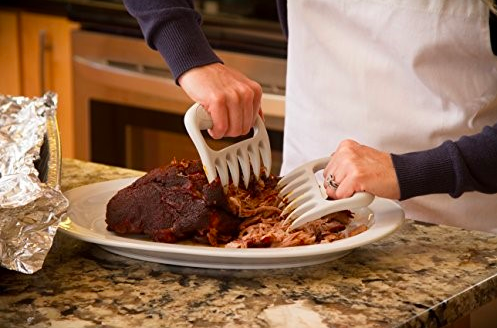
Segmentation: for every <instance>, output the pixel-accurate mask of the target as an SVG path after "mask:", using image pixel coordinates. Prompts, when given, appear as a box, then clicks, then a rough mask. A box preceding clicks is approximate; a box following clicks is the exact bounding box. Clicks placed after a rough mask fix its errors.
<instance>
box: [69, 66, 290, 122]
mask: <svg viewBox="0 0 497 328" xmlns="http://www.w3.org/2000/svg"><path fill="white" fill-rule="evenodd" d="M73 61H74V71H75V75H76V74H77V76H78V77H84V78H85V79H87V80H89V81H93V82H94V83H96V84H98V85H104V86H110V87H114V88H119V89H120V90H127V91H130V92H139V93H142V94H146V95H152V96H156V97H160V98H163V99H166V100H175V101H180V102H186V103H191V102H192V100H191V99H190V98H189V97H188V96H187V94H186V93H185V92H184V91H183V89H181V87H179V86H178V85H176V82H175V81H174V80H173V79H168V78H163V77H158V76H154V75H150V74H147V73H143V72H136V71H130V70H126V69H122V68H117V67H114V66H110V65H107V64H105V63H102V62H97V61H92V60H89V59H87V58H83V57H80V56H74V58H73ZM262 108H263V110H264V117H265V118H266V125H268V126H269V127H272V126H273V125H274V126H275V127H276V129H278V130H281V129H283V126H282V124H281V123H277V124H273V123H272V122H271V121H272V119H282V118H284V116H285V97H284V96H282V95H276V94H270V93H263V94H262Z"/></svg>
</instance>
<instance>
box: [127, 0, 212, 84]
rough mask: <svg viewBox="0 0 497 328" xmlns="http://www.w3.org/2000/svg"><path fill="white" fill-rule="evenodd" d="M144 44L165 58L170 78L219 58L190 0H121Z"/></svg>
mask: <svg viewBox="0 0 497 328" xmlns="http://www.w3.org/2000/svg"><path fill="white" fill-rule="evenodd" d="M124 4H125V6H126V9H127V10H128V12H129V13H130V14H131V15H132V16H133V17H135V18H136V20H137V21H138V24H139V25H140V28H141V30H142V32H143V35H144V37H145V40H146V41H147V43H148V45H149V46H150V47H151V48H152V49H155V50H158V51H159V52H160V54H161V55H162V57H163V58H164V59H165V60H166V62H167V64H168V66H169V68H170V69H171V72H172V73H173V76H174V78H175V79H176V80H177V79H178V77H179V76H180V75H181V74H183V73H184V72H186V71H188V70H189V69H192V68H194V67H199V66H203V65H207V64H212V63H216V62H222V61H221V59H219V57H218V56H216V54H215V53H214V51H213V50H212V48H211V47H210V45H209V42H208V41H207V38H206V37H205V34H204V33H203V31H202V28H201V23H202V19H201V16H200V14H199V13H198V12H196V11H195V9H194V7H193V1H190V0H124Z"/></svg>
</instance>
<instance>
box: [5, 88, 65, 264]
mask: <svg viewBox="0 0 497 328" xmlns="http://www.w3.org/2000/svg"><path fill="white" fill-rule="evenodd" d="M56 108H57V95H56V94H55V93H52V92H47V93H46V94H45V95H44V96H43V97H36V98H28V97H13V96H4V95H0V261H1V262H0V264H1V265H2V266H3V267H6V268H8V269H11V270H16V271H19V272H23V273H34V272H36V271H38V270H39V269H41V267H42V266H43V262H44V261H45V257H46V255H47V254H48V251H49V250H50V248H51V247H52V242H53V237H54V236H55V233H56V231H57V228H58V225H59V222H60V215H61V214H62V213H63V212H64V211H65V210H66V209H67V206H68V201H67V199H66V198H65V197H64V195H63V194H62V193H61V192H60V169H61V155H60V144H59V133H58V129H57V120H56Z"/></svg>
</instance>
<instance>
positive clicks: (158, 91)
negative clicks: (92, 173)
mask: <svg viewBox="0 0 497 328" xmlns="http://www.w3.org/2000/svg"><path fill="white" fill-rule="evenodd" d="M72 43H73V52H74V59H73V67H74V90H75V97H74V100H75V104H74V108H75V133H76V140H77V144H76V157H77V158H79V159H83V160H91V161H95V162H99V163H105V164H110V165H117V166H123V167H129V168H133V169H139V170H150V169H152V168H154V167H157V166H159V165H163V164H167V163H169V162H170V161H171V160H172V159H173V158H176V159H193V158H198V155H197V152H196V150H195V148H194V145H193V143H192V142H191V140H190V138H189V137H188V135H187V133H186V130H185V128H184V125H183V115H184V113H185V111H186V110H187V109H188V108H189V107H190V106H191V105H192V101H191V99H190V98H189V97H188V96H187V95H186V94H185V93H184V92H183V90H182V89H181V88H180V87H178V86H177V85H176V84H175V81H174V79H173V77H172V75H171V73H170V71H169V69H168V67H167V65H166V64H165V62H164V60H163V59H162V57H161V56H160V54H159V53H158V52H156V51H153V50H151V49H149V48H148V46H147V45H146V43H145V42H144V41H143V40H142V39H138V38H132V37H123V36H116V35H111V34H105V33H97V32H88V31H75V32H74V33H73V35H72ZM217 53H218V55H219V56H220V57H221V58H222V59H223V61H224V62H225V63H226V65H229V66H231V67H233V68H235V69H237V70H239V71H241V72H243V73H244V74H246V75H247V76H249V77H250V78H252V79H254V80H255V81H257V82H259V83H260V84H261V85H262V87H263V99H262V107H263V110H264V114H265V119H266V127H267V129H268V133H269V135H270V141H271V147H272V152H273V162H274V165H273V168H272V171H273V173H278V172H279V167H280V165H281V149H282V141H283V124H284V96H283V95H284V89H285V87H284V86H285V71H286V61H285V60H284V59H279V58H270V57H264V56H256V55H249V54H241V53H230V52H226V51H219V52H217ZM236 141H237V140H236V139H223V140H221V141H212V144H211V145H212V146H213V148H221V147H224V146H226V145H227V144H230V143H232V142H236Z"/></svg>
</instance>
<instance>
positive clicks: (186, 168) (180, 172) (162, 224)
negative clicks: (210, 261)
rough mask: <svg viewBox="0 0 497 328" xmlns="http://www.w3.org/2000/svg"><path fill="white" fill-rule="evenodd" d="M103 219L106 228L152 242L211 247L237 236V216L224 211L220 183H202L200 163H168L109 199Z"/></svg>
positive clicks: (223, 199) (225, 203)
mask: <svg viewBox="0 0 497 328" xmlns="http://www.w3.org/2000/svg"><path fill="white" fill-rule="evenodd" d="M105 222H106V223H107V229H108V230H110V231H115V232H117V233H121V234H147V235H149V236H150V237H151V238H152V239H153V240H154V241H160V242H166V243H175V242H177V241H180V240H184V239H190V238H193V239H194V240H196V241H198V242H201V243H208V244H211V245H217V244H219V243H226V242H228V241H230V240H232V239H233V238H234V237H235V236H237V234H238V226H239V225H240V223H241V222H242V219H241V218H239V217H237V216H235V215H233V214H231V213H230V212H229V210H228V206H227V201H226V196H225V195H224V192H223V187H222V186H221V184H220V182H219V181H218V180H216V181H214V182H213V183H211V184H209V183H208V182H207V178H206V176H205V173H204V171H203V168H202V163H201V162H200V161H181V162H178V161H173V162H172V163H171V165H169V166H162V167H159V168H156V169H153V170H152V171H150V172H149V173H148V174H146V175H145V176H143V177H141V178H139V179H138V180H136V181H135V182H134V183H133V184H132V185H130V186H128V187H126V188H124V189H122V190H120V191H119V192H118V193H117V194H116V195H115V196H114V197H112V199H111V200H110V201H109V203H108V204H107V213H106V220H105Z"/></svg>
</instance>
